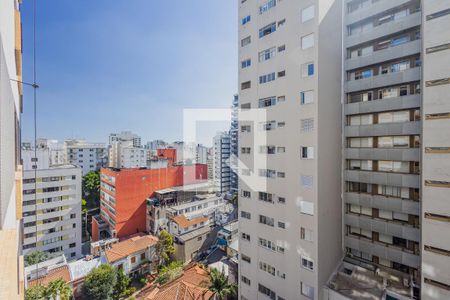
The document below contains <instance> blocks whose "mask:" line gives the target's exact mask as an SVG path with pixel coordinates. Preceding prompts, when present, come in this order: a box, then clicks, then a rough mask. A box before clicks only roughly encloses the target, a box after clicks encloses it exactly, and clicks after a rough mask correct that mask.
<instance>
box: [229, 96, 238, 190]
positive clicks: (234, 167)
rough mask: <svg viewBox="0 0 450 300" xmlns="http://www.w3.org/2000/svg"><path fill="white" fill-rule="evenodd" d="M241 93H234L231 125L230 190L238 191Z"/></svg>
mask: <svg viewBox="0 0 450 300" xmlns="http://www.w3.org/2000/svg"><path fill="white" fill-rule="evenodd" d="M238 113H239V95H234V97H233V103H232V106H231V126H230V151H231V156H230V167H231V182H230V191H231V192H232V193H237V192H238V182H239V179H238V165H239V163H238V159H239V115H238Z"/></svg>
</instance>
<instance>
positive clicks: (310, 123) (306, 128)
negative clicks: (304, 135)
mask: <svg viewBox="0 0 450 300" xmlns="http://www.w3.org/2000/svg"><path fill="white" fill-rule="evenodd" d="M301 130H302V132H311V131H313V130H314V119H302V120H301Z"/></svg>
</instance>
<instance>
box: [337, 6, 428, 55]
mask: <svg viewBox="0 0 450 300" xmlns="http://www.w3.org/2000/svg"><path fill="white" fill-rule="evenodd" d="M385 4H386V2H380V5H385ZM421 22H422V13H421V12H416V13H414V14H411V15H408V16H406V17H404V18H401V19H399V20H397V21H394V22H389V23H386V24H383V25H380V26H377V27H374V28H372V29H371V30H368V31H365V32H361V33H355V34H353V35H350V36H347V37H345V39H344V47H346V48H350V47H353V46H356V45H359V44H363V43H366V42H369V41H372V40H376V39H379V38H381V37H384V36H387V35H390V34H393V33H396V32H399V31H404V30H406V29H409V28H412V27H416V26H420V24H421Z"/></svg>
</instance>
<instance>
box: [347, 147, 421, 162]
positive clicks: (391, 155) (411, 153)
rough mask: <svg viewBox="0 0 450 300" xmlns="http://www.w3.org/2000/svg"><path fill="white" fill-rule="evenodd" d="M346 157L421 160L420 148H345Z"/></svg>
mask: <svg viewBox="0 0 450 300" xmlns="http://www.w3.org/2000/svg"><path fill="white" fill-rule="evenodd" d="M344 157H345V158H347V159H370V160H397V161H419V160H420V149H419V148H397V149H385V148H345V149H344Z"/></svg>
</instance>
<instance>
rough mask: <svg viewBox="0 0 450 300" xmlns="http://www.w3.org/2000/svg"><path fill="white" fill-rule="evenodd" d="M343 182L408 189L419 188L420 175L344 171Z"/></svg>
mask: <svg viewBox="0 0 450 300" xmlns="http://www.w3.org/2000/svg"><path fill="white" fill-rule="evenodd" d="M344 180H346V181H354V182H364V183H373V184H384V185H389V186H401V187H410V188H419V187H420V175H417V174H403V173H389V172H375V171H362V170H344Z"/></svg>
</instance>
